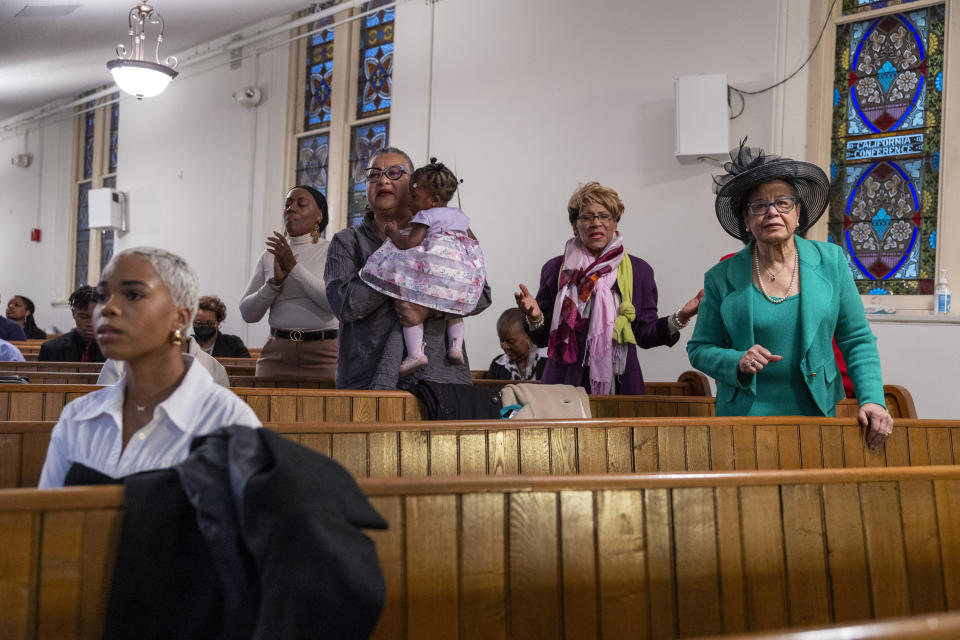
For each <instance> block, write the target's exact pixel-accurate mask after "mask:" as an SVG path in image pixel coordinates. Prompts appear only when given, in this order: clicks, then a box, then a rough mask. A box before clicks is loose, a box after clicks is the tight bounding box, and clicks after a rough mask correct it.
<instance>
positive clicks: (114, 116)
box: [107, 94, 120, 173]
mask: <svg viewBox="0 0 960 640" xmlns="http://www.w3.org/2000/svg"><path fill="white" fill-rule="evenodd" d="M114 96H115V97H117V96H118V94H114ZM119 131H120V103H119V102H115V103H113V104H112V105H110V156H109V160H108V161H107V165H108V167H107V173H116V172H117V146H118V144H117V141H118V137H119Z"/></svg>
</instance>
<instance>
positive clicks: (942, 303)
mask: <svg viewBox="0 0 960 640" xmlns="http://www.w3.org/2000/svg"><path fill="white" fill-rule="evenodd" d="M933 300H934V312H935V313H936V314H937V315H938V316H945V315H947V314H949V313H950V287H949V286H947V270H946V269H941V270H940V281H939V282H937V288H936V289H934V292H933Z"/></svg>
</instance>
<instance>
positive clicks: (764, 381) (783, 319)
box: [747, 285, 821, 416]
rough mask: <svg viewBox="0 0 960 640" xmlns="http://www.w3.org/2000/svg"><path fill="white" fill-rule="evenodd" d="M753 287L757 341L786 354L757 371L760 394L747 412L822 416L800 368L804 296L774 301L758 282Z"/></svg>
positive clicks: (770, 349) (765, 414) (750, 413)
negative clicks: (801, 321)
mask: <svg viewBox="0 0 960 640" xmlns="http://www.w3.org/2000/svg"><path fill="white" fill-rule="evenodd" d="M752 289H753V295H752V296H751V298H750V303H751V304H752V305H753V330H754V335H755V336H756V340H757V344H759V345H763V346H764V347H765V348H766V349H767V350H769V351H770V353H773V354H776V355H778V356H783V360H780V361H779V362H770V363H769V364H767V366H766V367H764V368H763V370H762V371H760V373H758V374H757V397H756V400H755V401H754V403H753V405H752V406H751V407H750V411H749V413H748V414H747V415H751V416H775V415H781V416H816V415H820V413H821V412H820V409H819V408H818V407H817V404H816V403H815V402H814V401H813V396H811V395H810V390H809V389H807V385H806V384H805V383H804V381H803V372H802V371H800V355H801V354H800V317H799V315H800V296H799V295H795V296H790V297H789V298H787V299H786V300H784V301H783V302H782V303H780V304H774V303H772V302H770V301H769V300H767V299H766V298H765V297H764V296H763V294H762V293H761V292H760V290H759V289H758V288H757V287H756V285H754V286H753V287H752Z"/></svg>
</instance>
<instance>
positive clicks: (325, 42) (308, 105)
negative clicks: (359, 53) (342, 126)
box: [303, 16, 333, 131]
mask: <svg viewBox="0 0 960 640" xmlns="http://www.w3.org/2000/svg"><path fill="white" fill-rule="evenodd" d="M329 24H333V16H327V17H326V18H323V19H322V20H319V21H317V22H314V23H313V24H312V25H311V31H312V30H313V29H318V28H320V27H322V26H326V25H329ZM305 77H306V82H305V85H306V97H305V98H304V101H303V105H304V112H305V113H304V120H303V130H304V131H310V130H312V129H318V128H321V127H326V126H328V125H329V124H330V107H331V104H332V101H331V98H332V96H333V93H332V92H333V29H324V30H323V31H320V32H319V33H315V34H313V35H312V36H310V39H309V40H308V41H307V69H306V76H305Z"/></svg>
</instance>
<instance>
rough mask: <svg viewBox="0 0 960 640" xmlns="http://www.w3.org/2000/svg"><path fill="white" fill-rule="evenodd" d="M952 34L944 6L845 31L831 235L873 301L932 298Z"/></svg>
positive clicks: (840, 33)
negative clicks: (946, 59)
mask: <svg viewBox="0 0 960 640" xmlns="http://www.w3.org/2000/svg"><path fill="white" fill-rule="evenodd" d="M847 4H849V2H847V0H845V4H844V7H845V8H846V6H847ZM943 35H944V8H943V5H938V6H934V7H928V8H924V9H918V10H916V11H910V12H906V13H898V14H890V15H886V16H881V17H879V18H873V19H867V20H863V21H861V22H852V23H847V24H842V25H839V26H838V27H837V52H836V63H835V64H836V68H835V81H834V91H833V140H832V146H831V157H832V161H831V163H830V174H831V176H830V177H831V180H832V186H831V206H830V220H829V225H828V234H829V240H830V241H831V242H835V243H837V244H838V245H840V246H841V247H842V248H843V250H844V253H845V254H846V256H847V259H848V262H849V266H850V270H851V271H852V273H853V277H854V280H855V281H856V283H857V286H858V288H859V289H860V292H861V293H864V294H874V295H884V294H932V293H933V287H934V271H935V268H936V248H937V207H938V203H937V191H938V185H939V179H940V121H941V106H942V92H943V44H944V42H943Z"/></svg>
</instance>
